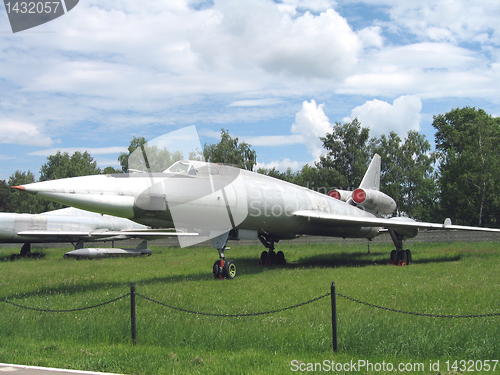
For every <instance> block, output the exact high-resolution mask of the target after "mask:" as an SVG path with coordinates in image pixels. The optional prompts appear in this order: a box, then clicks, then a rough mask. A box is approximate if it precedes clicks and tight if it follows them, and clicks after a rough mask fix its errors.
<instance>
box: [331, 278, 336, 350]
mask: <svg viewBox="0 0 500 375" xmlns="http://www.w3.org/2000/svg"><path fill="white" fill-rule="evenodd" d="M331 297H332V341H333V351H334V352H337V351H338V347H337V304H336V301H335V283H334V282H332V286H331Z"/></svg>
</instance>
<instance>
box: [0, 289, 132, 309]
mask: <svg viewBox="0 0 500 375" xmlns="http://www.w3.org/2000/svg"><path fill="white" fill-rule="evenodd" d="M128 296H130V293H127V294H124V295H123V296H120V297H117V298H114V299H112V300H110V301H106V302H103V303H99V304H97V305H93V306H87V307H80V308H78V309H68V310H50V309H38V308H36V307H29V306H23V305H19V304H17V303H14V302H10V301H7V300H4V301H3V302H5V303H8V304H9V305H13V306H16V307H20V308H22V309H26V310H33V311H42V312H52V313H60V312H73V311H82V310H89V309H95V308H96V307H101V306H104V305H107V304H110V303H112V302H115V301H118V300H120V299H122V298H125V297H128Z"/></svg>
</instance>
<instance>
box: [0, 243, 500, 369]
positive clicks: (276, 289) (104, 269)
mask: <svg viewBox="0 0 500 375" xmlns="http://www.w3.org/2000/svg"><path fill="white" fill-rule="evenodd" d="M231 247H232V249H231V250H229V251H228V252H227V254H226V255H227V257H228V259H233V260H235V261H236V264H237V265H238V273H239V275H238V277H237V278H236V279H234V280H223V281H219V280H214V278H213V276H212V274H211V268H212V265H213V262H214V261H215V260H216V259H217V257H218V256H217V252H216V251H215V250H213V249H211V248H187V249H179V248H153V249H152V250H153V256H151V257H149V258H112V259H101V260H82V261H76V260H71V259H63V258H62V255H63V254H64V252H66V251H68V250H69V248H68V249H61V248H59V249H47V250H44V253H45V257H44V258H43V259H40V260H29V259H26V260H17V261H6V262H2V263H1V264H0V267H1V269H2V272H1V273H0V286H1V289H0V299H2V300H3V299H7V300H9V301H11V302H14V303H18V304H21V305H26V306H30V307H33V308H42V309H73V308H80V307H85V306H91V305H96V304H99V303H101V302H105V301H108V300H110V299H113V298H116V297H119V296H121V295H124V294H127V293H128V292H129V291H130V283H131V282H134V283H136V291H137V292H138V293H140V294H142V295H145V296H148V297H150V298H153V299H155V300H158V301H161V302H163V303H166V304H169V305H173V306H177V307H180V308H184V309H188V310H193V311H199V312H206V313H214V314H248V313H253V312H262V311H269V310H274V309H279V308H283V307H287V306H291V305H295V304H298V303H301V302H304V301H307V300H310V299H312V298H315V297H318V296H321V295H324V294H325V293H328V292H329V291H330V285H331V282H332V281H333V282H335V285H336V291H337V292H338V293H341V294H343V295H346V296H349V297H353V298H356V299H359V300H362V301H366V302H369V303H373V304H376V305H381V306H386V307H389V308H393V309H399V310H404V311H413V312H420V313H429V314H441V315H469V314H489V313H499V312H500V300H499V294H500V293H499V292H500V268H499V266H500V264H499V263H500V262H499V252H498V243H437V244H434V243H433V244H429V243H415V244H413V245H412V247H411V248H412V253H413V259H414V262H415V263H414V264H412V265H411V266H409V267H396V266H389V265H387V259H388V256H389V252H390V250H391V246H390V245H389V244H376V245H372V246H371V252H372V254H371V255H366V246H340V245H287V246H284V245H281V246H278V248H279V249H280V250H283V251H285V255H286V257H287V260H288V262H289V263H288V265H286V266H280V267H267V266H265V267H262V266H258V265H257V258H258V257H259V255H260V252H261V251H262V250H263V247H257V246H255V247H253V246H250V247H243V246H238V243H232V244H231ZM2 251H3V252H4V255H8V251H7V250H6V249H3V250H2ZM10 251H12V252H13V251H14V250H10ZM330 301H331V300H330V297H326V298H323V299H321V300H319V301H317V302H314V303H312V304H309V305H305V306H301V307H298V308H295V309H291V310H287V311H282V312H278V313H274V314H269V315H260V316H250V317H238V318H228V317H225V318H223V317H210V316H202V315H194V314H188V313H184V312H181V311H176V310H172V309H169V308H166V307H164V306H161V305H158V304H155V303H153V302H150V301H147V300H145V299H143V298H141V297H139V296H137V297H136V302H137V345H135V346H134V345H132V340H131V330H130V298H129V297H126V298H124V299H121V300H119V301H116V302H113V303H111V304H108V305H105V306H102V307H99V308H96V309H91V310H85V311H77V312H61V313H48V312H37V311H31V310H25V309H20V308H17V307H15V306H11V305H9V304H7V303H0V307H1V309H2V310H1V311H2V313H1V315H0V337H1V338H2V339H1V342H0V362H4V363H16V364H24V365H36V366H47V367H61V368H72V369H80V370H87V371H103V372H116V373H125V374H155V375H156V374H173V373H182V374H197V373H201V374H213V373H218V374H226V373H227V374H233V373H242V374H266V373H292V371H291V369H292V366H291V363H292V361H293V360H295V361H297V362H294V363H295V364H297V366H298V365H299V364H300V363H301V362H303V363H304V364H303V365H302V366H303V368H306V367H307V364H308V363H312V364H314V363H323V361H325V360H327V361H330V362H331V361H335V362H340V363H344V362H347V363H349V362H350V361H351V360H352V361H354V362H357V361H358V360H365V361H370V362H371V363H382V362H383V361H384V362H385V363H392V364H393V365H394V366H395V367H396V366H397V365H398V364H399V363H404V364H406V363H423V364H424V365H425V371H423V372H420V373H425V374H427V373H429V374H437V373H442V374H445V373H450V374H451V373H454V372H453V369H449V371H447V368H446V365H445V361H447V360H449V361H451V362H450V366H451V364H452V363H453V361H455V360H474V361H480V360H496V359H500V355H499V354H500V324H499V323H500V317H499V316H497V317H487V318H474V319H469V318H465V319H450V318H429V317H422V316H415V315H408V314H401V313H396V312H390V311H385V310H380V309H376V308H373V307H369V306H365V305H361V304H358V303H355V302H352V301H350V300H346V299H344V298H342V297H339V296H337V314H338V315H337V321H338V344H339V352H338V353H333V351H332V330H331V304H330ZM438 360H439V361H440V371H439V372H437V371H431V370H430V369H429V367H430V362H432V363H436V362H437V361H438ZM299 361H300V362H299ZM367 372H368V373H377V374H381V373H384V371H375V370H374V371H371V372H370V371H359V372H358V373H367ZM496 372H500V365H499V366H497V368H496ZM336 373H343V372H336ZM346 373H347V372H346ZM349 373H352V372H349ZM387 373H389V372H387ZM455 373H456V372H455ZM459 373H460V371H459ZM464 373H465V372H464ZM476 373H477V372H476ZM485 373H486V372H485ZM488 373H491V371H490V372H488Z"/></svg>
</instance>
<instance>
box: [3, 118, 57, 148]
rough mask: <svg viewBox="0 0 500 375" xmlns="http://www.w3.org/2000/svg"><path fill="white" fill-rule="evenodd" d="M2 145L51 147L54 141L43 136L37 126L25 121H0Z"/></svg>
mask: <svg viewBox="0 0 500 375" xmlns="http://www.w3.org/2000/svg"><path fill="white" fill-rule="evenodd" d="M0 134H2V137H0V143H11V144H18V145H29V146H42V147H47V146H51V145H52V143H53V141H52V139H51V138H50V137H47V136H45V135H43V133H42V131H41V130H40V129H39V127H38V126H37V125H35V124H31V123H29V122H23V121H10V120H0Z"/></svg>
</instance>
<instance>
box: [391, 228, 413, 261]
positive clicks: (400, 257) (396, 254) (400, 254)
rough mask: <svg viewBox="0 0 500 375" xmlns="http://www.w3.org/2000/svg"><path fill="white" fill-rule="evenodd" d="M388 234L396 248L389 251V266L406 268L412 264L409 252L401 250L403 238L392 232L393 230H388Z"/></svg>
mask: <svg viewBox="0 0 500 375" xmlns="http://www.w3.org/2000/svg"><path fill="white" fill-rule="evenodd" d="M389 234H390V235H391V238H392V242H394V245H395V246H396V250H392V251H391V257H390V259H389V264H394V265H396V266H406V265H408V264H410V263H413V260H412V259H411V251H410V250H403V236H402V235H401V234H399V233H396V232H394V230H393V229H389Z"/></svg>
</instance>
